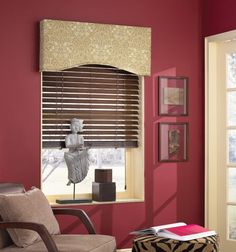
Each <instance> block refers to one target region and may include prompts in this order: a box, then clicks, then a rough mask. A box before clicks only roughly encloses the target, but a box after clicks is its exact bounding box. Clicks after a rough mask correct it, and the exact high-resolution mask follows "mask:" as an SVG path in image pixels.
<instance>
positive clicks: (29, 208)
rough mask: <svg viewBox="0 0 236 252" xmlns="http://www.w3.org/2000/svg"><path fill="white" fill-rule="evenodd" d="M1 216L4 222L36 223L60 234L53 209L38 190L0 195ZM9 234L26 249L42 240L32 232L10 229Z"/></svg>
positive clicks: (51, 232) (18, 244) (50, 231)
mask: <svg viewBox="0 0 236 252" xmlns="http://www.w3.org/2000/svg"><path fill="white" fill-rule="evenodd" d="M0 215H1V216H2V219H3V220H4V221H17V222H35V223H39V224H43V225H45V227H46V228H47V229H48V231H49V233H50V234H59V233H60V229H59V225H58V222H57V220H56V218H55V217H54V215H53V212H52V209H51V207H50V205H49V203H48V201H47V199H46V197H45V196H44V194H43V193H42V192H41V191H40V190H39V189H38V188H34V189H32V190H30V191H28V192H26V193H16V194H0ZM8 232H9V234H10V236H11V238H12V240H13V242H14V243H15V244H16V245H17V246H18V247H26V246H28V245H30V244H33V243H34V242H35V241H38V240H40V239H41V238H40V236H39V235H38V233H36V232H35V231H31V230H26V229H8Z"/></svg>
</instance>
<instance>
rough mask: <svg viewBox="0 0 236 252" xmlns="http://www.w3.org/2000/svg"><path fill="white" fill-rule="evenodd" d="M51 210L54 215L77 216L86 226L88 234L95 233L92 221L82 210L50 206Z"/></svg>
mask: <svg viewBox="0 0 236 252" xmlns="http://www.w3.org/2000/svg"><path fill="white" fill-rule="evenodd" d="M52 211H53V213H54V214H56V215H72V216H76V217H78V218H79V219H80V220H81V221H82V223H83V224H84V226H85V227H86V229H87V231H88V233H89V234H96V230H95V228H94V225H93V223H92V222H91V220H90V218H89V217H88V215H87V214H86V213H85V212H84V211H83V210H81V209H73V208H52Z"/></svg>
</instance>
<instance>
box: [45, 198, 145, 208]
mask: <svg viewBox="0 0 236 252" xmlns="http://www.w3.org/2000/svg"><path fill="white" fill-rule="evenodd" d="M139 202H144V199H117V200H116V201H92V202H89V203H75V204H72V203H70V204H58V203H56V202H55V201H54V202H49V203H50V205H51V206H77V205H79V206H81V205H102V204H119V203H139Z"/></svg>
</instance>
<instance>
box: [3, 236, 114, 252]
mask: <svg viewBox="0 0 236 252" xmlns="http://www.w3.org/2000/svg"><path fill="white" fill-rule="evenodd" d="M53 240H54V241H55V243H56V245H57V247H58V250H59V252H88V251H92V252H115V251H116V242H115V238H114V237H113V236H108V235H98V234H96V235H91V234H89V235H87V234H85V235H84V234H83V235H54V236H53ZM1 251H3V252H4V251H6V252H17V251H18V252H46V251H47V249H46V247H45V245H44V243H43V242H42V241H39V242H36V243H34V244H33V245H30V246H28V247H26V248H18V247H16V246H10V247H7V248H4V249H2V250H1Z"/></svg>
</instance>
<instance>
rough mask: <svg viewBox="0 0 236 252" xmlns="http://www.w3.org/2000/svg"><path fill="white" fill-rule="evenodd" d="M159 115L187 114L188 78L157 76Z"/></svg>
mask: <svg viewBox="0 0 236 252" xmlns="http://www.w3.org/2000/svg"><path fill="white" fill-rule="evenodd" d="M158 98H159V109H158V112H159V113H158V114H159V115H165V116H187V115H188V104H187V103H188V78H187V77H175V76H159V77H158Z"/></svg>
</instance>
